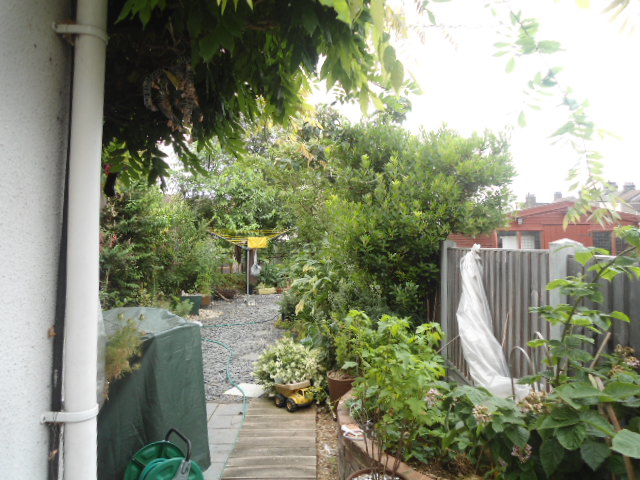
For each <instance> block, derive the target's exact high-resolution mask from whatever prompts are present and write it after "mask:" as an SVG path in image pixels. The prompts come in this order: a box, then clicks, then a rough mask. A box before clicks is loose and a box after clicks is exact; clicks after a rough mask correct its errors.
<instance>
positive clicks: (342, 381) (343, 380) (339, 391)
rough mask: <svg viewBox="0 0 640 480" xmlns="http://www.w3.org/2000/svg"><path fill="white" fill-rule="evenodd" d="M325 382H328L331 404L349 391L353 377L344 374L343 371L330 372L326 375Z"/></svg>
mask: <svg viewBox="0 0 640 480" xmlns="http://www.w3.org/2000/svg"><path fill="white" fill-rule="evenodd" d="M327 380H328V382H329V399H330V400H331V403H336V402H337V401H338V400H340V398H341V397H342V396H343V395H344V394H345V393H347V392H348V391H349V390H351V386H352V385H353V382H354V380H355V377H352V376H351V375H349V374H346V373H345V372H344V371H343V370H331V371H330V372H329V373H327Z"/></svg>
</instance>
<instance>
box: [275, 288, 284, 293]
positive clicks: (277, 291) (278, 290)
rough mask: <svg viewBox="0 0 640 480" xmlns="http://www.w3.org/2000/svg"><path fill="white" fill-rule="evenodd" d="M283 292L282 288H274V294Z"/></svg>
mask: <svg viewBox="0 0 640 480" xmlns="http://www.w3.org/2000/svg"><path fill="white" fill-rule="evenodd" d="M283 291H284V288H282V287H276V293H278V294H280V293H282V292H283Z"/></svg>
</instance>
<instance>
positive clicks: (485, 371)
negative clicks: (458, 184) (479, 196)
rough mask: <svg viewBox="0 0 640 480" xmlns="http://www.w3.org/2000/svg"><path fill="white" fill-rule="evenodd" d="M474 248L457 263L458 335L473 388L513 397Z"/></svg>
mask: <svg viewBox="0 0 640 480" xmlns="http://www.w3.org/2000/svg"><path fill="white" fill-rule="evenodd" d="M478 250H480V245H474V246H473V248H472V249H471V251H470V252H469V253H467V254H466V255H465V256H464V257H462V260H461V261H460V274H461V278H462V295H461V296H460V304H459V305H458V311H457V313H456V316H457V319H458V331H459V333H460V340H461V343H462V351H463V353H464V358H465V360H466V362H467V365H468V366H469V373H470V374H471V378H472V379H473V381H474V382H476V384H478V385H480V386H482V387H484V388H486V389H487V390H489V391H490V392H491V393H493V394H494V395H497V396H500V397H510V396H512V389H511V376H510V374H509V367H508V366H507V361H506V359H505V357H504V353H503V351H502V347H501V346H500V343H498V340H496V337H495V336H494V335H493V328H492V320H491V311H490V310H489V303H488V302H487V296H486V294H485V291H484V286H483V285H482V263H481V260H480V255H479V254H478ZM529 391H530V389H529V387H528V386H526V385H517V384H516V386H515V393H516V398H517V399H518V400H520V399H522V398H524V397H526V396H527V395H528V394H529Z"/></svg>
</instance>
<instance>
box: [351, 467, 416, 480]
mask: <svg viewBox="0 0 640 480" xmlns="http://www.w3.org/2000/svg"><path fill="white" fill-rule="evenodd" d="M374 471H376V470H373V469H371V468H363V469H362V470H358V471H357V472H353V473H352V474H351V475H349V477H348V478H347V480H358V479H360V478H369V477H368V476H367V475H368V474H370V473H371V472H374ZM387 475H388V476H389V478H395V479H397V480H407V477H405V476H404V475H400V474H399V473H394V474H393V475H392V474H391V473H389V472H387ZM382 478H384V477H382Z"/></svg>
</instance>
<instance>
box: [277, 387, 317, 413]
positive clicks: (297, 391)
mask: <svg viewBox="0 0 640 480" xmlns="http://www.w3.org/2000/svg"><path fill="white" fill-rule="evenodd" d="M275 387H276V392H278V393H276V398H275V404H276V407H278V408H282V407H284V406H286V407H287V411H289V412H295V411H296V410H297V409H298V408H300V407H308V406H309V405H311V404H312V403H313V393H312V390H311V382H310V381H309V380H306V381H304V382H299V383H286V384H282V383H276V385H275Z"/></svg>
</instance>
